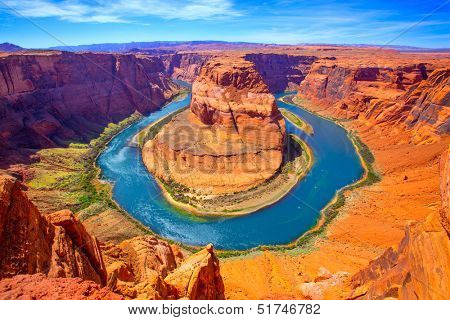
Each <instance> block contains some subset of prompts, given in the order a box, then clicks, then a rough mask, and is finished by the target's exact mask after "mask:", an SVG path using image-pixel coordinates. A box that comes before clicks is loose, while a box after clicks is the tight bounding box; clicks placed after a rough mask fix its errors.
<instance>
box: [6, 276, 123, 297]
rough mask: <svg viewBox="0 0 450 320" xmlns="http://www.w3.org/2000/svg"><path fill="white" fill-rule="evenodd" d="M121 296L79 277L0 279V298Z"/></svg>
mask: <svg viewBox="0 0 450 320" xmlns="http://www.w3.org/2000/svg"><path fill="white" fill-rule="evenodd" d="M121 299H123V297H122V296H120V295H118V294H116V293H113V292H111V291H110V290H109V289H108V288H100V286H99V285H98V284H97V283H95V282H92V281H86V280H82V279H80V278H48V277H46V276H45V275H43V274H40V273H38V274H33V275H18V276H14V277H12V278H9V279H3V280H0V300H121Z"/></svg>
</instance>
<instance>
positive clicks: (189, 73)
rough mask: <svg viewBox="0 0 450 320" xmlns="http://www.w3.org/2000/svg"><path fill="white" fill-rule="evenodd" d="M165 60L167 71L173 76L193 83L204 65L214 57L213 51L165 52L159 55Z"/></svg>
mask: <svg viewBox="0 0 450 320" xmlns="http://www.w3.org/2000/svg"><path fill="white" fill-rule="evenodd" d="M159 57H160V58H161V60H162V61H163V64H164V68H165V71H166V73H167V74H168V75H170V76H171V77H172V78H175V79H178V80H182V81H186V82H189V83H192V82H193V81H194V80H195V78H196V77H197V76H198V75H199V73H200V70H201V68H202V67H203V65H204V64H205V63H206V62H207V61H208V60H210V59H211V58H213V57H214V55H213V54H212V53H201V52H198V53H197V52H183V53H174V54H163V55H160V56H159Z"/></svg>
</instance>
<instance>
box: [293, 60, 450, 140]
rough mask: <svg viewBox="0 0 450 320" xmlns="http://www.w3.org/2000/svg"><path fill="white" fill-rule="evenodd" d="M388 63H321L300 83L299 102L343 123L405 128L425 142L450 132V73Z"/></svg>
mask: <svg viewBox="0 0 450 320" xmlns="http://www.w3.org/2000/svg"><path fill="white" fill-rule="evenodd" d="M383 63H386V65H384V66H371V65H370V64H369V63H366V64H359V63H354V62H352V61H335V59H334V60H333V59H321V60H318V61H317V62H315V63H314V65H313V66H312V68H311V71H310V73H309V74H308V76H307V77H306V78H305V80H304V81H303V82H302V83H301V85H300V87H299V97H300V98H306V99H309V100H312V101H313V102H314V103H315V104H317V105H319V106H322V107H323V108H325V109H327V111H328V113H329V114H331V115H333V116H335V117H338V118H348V119H355V118H358V119H362V120H368V122H370V123H373V124H381V123H389V124H392V125H395V124H405V125H407V127H408V128H409V129H411V130H414V132H415V134H416V136H417V139H418V140H420V141H424V140H429V139H433V138H434V137H435V136H436V135H440V134H448V133H450V80H449V79H450V78H449V75H450V69H448V68H439V67H436V66H433V65H431V64H425V63H404V62H397V61H395V62H389V61H388V62H386V61H384V62H383V61H382V62H380V65H382V64H383Z"/></svg>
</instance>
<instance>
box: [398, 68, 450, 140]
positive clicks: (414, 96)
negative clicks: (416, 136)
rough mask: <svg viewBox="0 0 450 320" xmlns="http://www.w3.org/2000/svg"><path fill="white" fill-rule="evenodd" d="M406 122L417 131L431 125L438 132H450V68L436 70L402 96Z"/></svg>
mask: <svg viewBox="0 0 450 320" xmlns="http://www.w3.org/2000/svg"><path fill="white" fill-rule="evenodd" d="M402 100H403V101H402V102H401V104H402V106H403V108H402V109H404V110H410V111H409V112H408V113H407V117H406V120H405V122H406V124H407V125H408V126H409V127H413V128H414V129H415V130H416V131H419V132H420V131H421V130H424V133H423V134H426V130H427V129H428V128H429V127H431V128H432V129H434V130H435V132H436V133H438V134H449V133H450V68H442V69H437V70H434V71H433V72H432V73H431V74H430V75H429V76H428V78H427V79H426V80H424V81H421V82H419V83H417V85H415V86H413V87H411V88H410V89H409V91H408V92H407V93H406V94H405V96H404V97H403V98H402Z"/></svg>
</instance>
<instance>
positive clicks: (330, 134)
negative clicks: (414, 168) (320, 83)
mask: <svg viewBox="0 0 450 320" xmlns="http://www.w3.org/2000/svg"><path fill="white" fill-rule="evenodd" d="M280 96H282V95H277V98H278V97H280ZM189 100H190V95H189V96H188V97H186V98H185V99H183V100H182V101H177V102H172V103H170V104H168V105H167V106H166V107H164V108H163V109H162V110H159V111H156V112H154V113H152V114H151V115H149V116H147V117H145V118H143V119H141V120H140V121H139V122H137V123H135V124H133V125H132V126H131V127H129V128H128V129H126V130H124V131H122V132H121V133H120V134H119V135H117V136H116V137H115V138H114V139H113V140H112V141H111V142H110V143H109V145H108V146H107V148H106V149H105V151H104V152H103V153H102V154H101V155H100V156H99V158H98V165H99V167H100V168H101V169H102V176H103V179H105V180H108V181H110V182H112V183H113V185H114V187H113V197H114V199H115V200H116V201H117V203H119V205H120V206H122V208H123V209H125V210H126V211H127V212H128V213H129V214H130V215H132V216H133V217H134V218H136V219H137V220H139V221H141V222H142V223H143V224H144V225H146V226H148V227H150V229H151V230H153V231H154V232H156V233H158V234H160V235H161V236H163V237H166V238H170V239H172V240H176V241H179V242H182V243H185V244H190V245H205V244H207V243H210V242H211V243H213V244H214V245H215V246H216V247H218V248H220V249H240V250H241V249H248V248H252V247H256V246H258V245H273V244H283V243H288V242H290V241H292V240H294V239H296V238H297V237H299V236H300V235H301V234H302V233H304V232H305V231H307V230H308V229H310V228H311V227H312V226H314V224H315V223H316V221H317V219H318V217H319V212H320V210H321V209H322V208H324V207H325V206H326V205H327V203H328V202H329V201H330V200H331V199H332V198H333V197H334V195H335V193H336V191H337V190H339V189H340V188H342V187H344V186H346V185H348V184H351V183H353V182H354V181H357V180H358V179H359V178H360V177H361V176H362V174H363V168H362V166H361V162H360V160H359V157H358V155H357V153H356V151H355V148H354V146H353V144H352V143H351V141H350V140H349V138H348V137H347V134H346V132H345V130H344V129H343V128H341V127H340V126H338V125H336V124H334V123H333V122H331V121H328V120H326V119H323V118H320V117H318V116H316V115H314V114H312V113H310V112H308V111H306V110H303V109H300V108H297V107H295V106H291V105H288V104H285V103H283V102H280V101H278V106H279V107H283V108H286V109H288V110H290V111H292V112H294V113H295V114H297V115H299V116H300V117H302V118H303V119H305V120H306V121H308V122H309V123H310V124H311V126H312V127H313V128H314V135H313V136H308V135H306V134H305V133H304V132H303V131H301V130H299V129H298V128H296V127H295V126H293V125H292V124H290V123H289V122H288V121H286V129H287V131H288V132H292V133H295V134H298V135H299V136H301V137H302V138H303V139H304V140H305V141H306V142H307V143H308V144H309V145H310V147H311V148H312V150H313V153H314V158H315V163H314V165H313V167H312V169H311V171H310V172H309V173H308V175H307V176H306V177H305V178H304V179H303V180H302V181H300V183H298V184H297V186H296V187H294V188H293V189H292V190H291V193H290V194H289V195H287V196H286V197H284V198H283V199H282V200H280V201H278V202H277V203H276V204H274V205H272V206H269V207H267V208H264V209H261V210H259V211H257V212H255V213H253V214H250V215H247V216H243V217H234V218H195V217H192V216H190V215H188V214H184V213H181V212H179V211H177V210H176V209H174V208H173V207H171V206H170V205H169V204H168V203H167V202H166V201H165V199H164V197H163V196H162V194H161V191H160V189H159V187H158V185H157V184H156V182H155V180H154V178H153V177H152V176H151V175H150V174H149V173H148V172H147V170H146V169H145V166H144V164H143V162H142V160H141V154H140V150H139V149H138V148H135V147H130V146H129V142H130V140H131V139H132V137H133V136H134V135H135V134H136V133H137V132H139V131H140V130H141V129H142V128H144V127H145V126H147V125H148V124H150V123H152V122H153V121H155V120H158V119H159V118H161V117H163V116H165V115H167V114H168V113H170V112H173V111H175V110H177V109H179V108H182V107H184V106H187V105H188V103H189Z"/></svg>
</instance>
